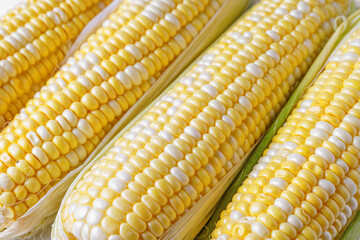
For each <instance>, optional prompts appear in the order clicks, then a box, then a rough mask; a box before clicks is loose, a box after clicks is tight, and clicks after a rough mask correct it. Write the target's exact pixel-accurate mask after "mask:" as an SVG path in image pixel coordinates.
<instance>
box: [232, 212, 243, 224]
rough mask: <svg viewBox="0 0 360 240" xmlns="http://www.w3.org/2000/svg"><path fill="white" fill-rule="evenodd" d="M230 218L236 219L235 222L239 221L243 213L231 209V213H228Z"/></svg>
mask: <svg viewBox="0 0 360 240" xmlns="http://www.w3.org/2000/svg"><path fill="white" fill-rule="evenodd" d="M229 217H230V219H232V220H234V221H236V222H239V221H240V219H241V218H242V217H244V214H242V213H241V212H240V211H238V210H232V211H231V213H230V216H229Z"/></svg>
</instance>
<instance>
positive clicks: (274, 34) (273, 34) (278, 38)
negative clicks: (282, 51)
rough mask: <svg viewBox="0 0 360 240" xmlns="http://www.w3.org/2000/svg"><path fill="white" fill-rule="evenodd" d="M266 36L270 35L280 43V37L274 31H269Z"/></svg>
mask: <svg viewBox="0 0 360 240" xmlns="http://www.w3.org/2000/svg"><path fill="white" fill-rule="evenodd" d="M266 34H267V35H269V36H270V37H271V38H272V39H273V40H274V41H275V42H278V41H280V39H281V38H280V36H279V34H277V33H276V32H275V31H274V30H267V31H266Z"/></svg>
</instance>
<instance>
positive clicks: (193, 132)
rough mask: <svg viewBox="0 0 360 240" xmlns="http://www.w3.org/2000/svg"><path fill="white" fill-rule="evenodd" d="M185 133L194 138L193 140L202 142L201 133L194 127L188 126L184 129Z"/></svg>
mask: <svg viewBox="0 0 360 240" xmlns="http://www.w3.org/2000/svg"><path fill="white" fill-rule="evenodd" d="M184 132H185V133H187V134H189V135H190V136H192V137H193V138H195V139H196V140H200V139H201V133H200V132H199V131H198V130H197V129H196V128H194V127H192V126H187V127H186V128H185V129H184Z"/></svg>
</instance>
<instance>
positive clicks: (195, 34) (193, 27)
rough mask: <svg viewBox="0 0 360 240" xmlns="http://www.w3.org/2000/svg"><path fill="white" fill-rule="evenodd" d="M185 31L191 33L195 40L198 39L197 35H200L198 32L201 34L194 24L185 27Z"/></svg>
mask: <svg viewBox="0 0 360 240" xmlns="http://www.w3.org/2000/svg"><path fill="white" fill-rule="evenodd" d="M185 29H186V30H188V31H189V32H190V34H191V36H192V37H193V38H194V37H196V36H197V34H198V32H199V31H198V30H197V29H196V27H195V26H194V25H193V24H192V23H188V24H187V25H186V26H185Z"/></svg>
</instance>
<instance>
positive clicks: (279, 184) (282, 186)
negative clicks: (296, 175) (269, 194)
mask: <svg viewBox="0 0 360 240" xmlns="http://www.w3.org/2000/svg"><path fill="white" fill-rule="evenodd" d="M269 184H272V185H274V186H277V187H279V188H280V189H281V190H285V188H286V187H287V185H288V183H287V182H286V181H285V180H284V179H282V178H279V177H274V178H271V179H270V181H269Z"/></svg>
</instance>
